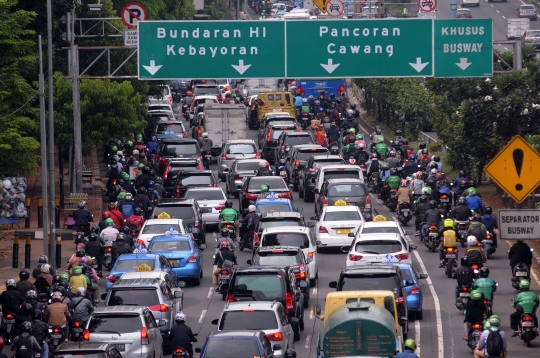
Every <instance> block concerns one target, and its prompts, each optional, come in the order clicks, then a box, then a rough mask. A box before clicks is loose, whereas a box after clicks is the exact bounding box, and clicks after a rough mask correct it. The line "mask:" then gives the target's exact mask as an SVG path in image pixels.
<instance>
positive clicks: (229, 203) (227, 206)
mask: <svg viewBox="0 0 540 358" xmlns="http://www.w3.org/2000/svg"><path fill="white" fill-rule="evenodd" d="M232 205H233V204H232V201H230V200H227V201H226V202H225V207H226V208H229V209H230V208H232Z"/></svg>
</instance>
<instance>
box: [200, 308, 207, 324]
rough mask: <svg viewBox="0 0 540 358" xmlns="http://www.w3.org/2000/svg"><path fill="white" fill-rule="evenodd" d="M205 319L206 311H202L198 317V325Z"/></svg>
mask: <svg viewBox="0 0 540 358" xmlns="http://www.w3.org/2000/svg"><path fill="white" fill-rule="evenodd" d="M205 317H206V310H203V311H202V312H201V317H199V323H203V322H204V318H205Z"/></svg>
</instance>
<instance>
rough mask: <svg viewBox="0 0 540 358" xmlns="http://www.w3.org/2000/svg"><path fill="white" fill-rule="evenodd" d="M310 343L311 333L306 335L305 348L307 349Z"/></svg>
mask: <svg viewBox="0 0 540 358" xmlns="http://www.w3.org/2000/svg"><path fill="white" fill-rule="evenodd" d="M310 345H311V335H309V336H307V337H306V346H305V347H306V348H307V349H309V346H310Z"/></svg>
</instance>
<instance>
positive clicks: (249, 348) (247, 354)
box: [204, 338, 261, 358]
mask: <svg viewBox="0 0 540 358" xmlns="http://www.w3.org/2000/svg"><path fill="white" fill-rule="evenodd" d="M223 352H227V357H234V358H254V357H260V356H261V352H260V351H259V345H258V344H257V341H256V340H255V339H247V338H246V339H242V338H235V339H211V340H210V341H209V342H208V344H207V346H206V350H205V351H204V357H205V358H223Z"/></svg>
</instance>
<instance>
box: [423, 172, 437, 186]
mask: <svg viewBox="0 0 540 358" xmlns="http://www.w3.org/2000/svg"><path fill="white" fill-rule="evenodd" d="M433 170H435V169H433ZM426 184H427V186H428V187H429V188H435V187H436V186H437V180H435V179H433V178H431V179H428V181H427V183H426Z"/></svg>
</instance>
